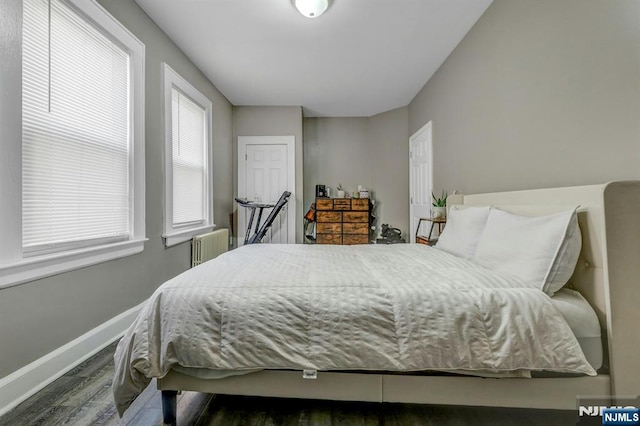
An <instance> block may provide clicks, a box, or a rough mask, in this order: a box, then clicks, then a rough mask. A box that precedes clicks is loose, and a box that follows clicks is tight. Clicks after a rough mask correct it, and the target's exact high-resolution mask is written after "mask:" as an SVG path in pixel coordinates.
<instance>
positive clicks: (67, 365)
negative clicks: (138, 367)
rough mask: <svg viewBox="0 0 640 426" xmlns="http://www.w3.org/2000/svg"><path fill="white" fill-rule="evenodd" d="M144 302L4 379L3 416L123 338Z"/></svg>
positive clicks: (0, 389) (0, 404)
mask: <svg viewBox="0 0 640 426" xmlns="http://www.w3.org/2000/svg"><path fill="white" fill-rule="evenodd" d="M144 303H145V302H142V303H141V304H140V305H138V306H135V307H133V308H131V309H129V310H128V311H125V312H123V313H121V314H120V315H117V316H115V317H113V318H112V319H110V320H108V321H106V322H104V323H103V324H100V325H99V326H98V327H96V328H94V329H93V330H90V331H88V332H87V333H85V334H83V335H82V336H80V337H78V338H77V339H74V340H72V341H71V342H69V343H67V344H66V345H64V346H61V347H59V348H58V349H56V350H54V351H53V352H50V353H48V354H46V355H45V356H43V357H42V358H39V359H37V360H35V361H33V362H32V363H31V364H28V365H26V366H24V367H22V368H21V369H19V370H17V371H15V372H13V373H11V374H9V375H8V376H6V377H3V378H2V379H0V416H2V415H4V414H5V413H7V412H8V411H9V410H11V409H12V408H14V407H15V406H17V405H18V404H20V403H21V402H22V401H24V400H26V399H27V398H29V397H30V396H32V395H33V394H35V393H36V392H38V391H39V390H41V389H42V388H44V387H45V386H47V385H49V384H50V383H52V382H53V381H54V380H56V379H57V378H59V377H61V376H62V375H64V374H65V373H66V372H67V371H69V370H71V369H72V368H74V367H76V366H77V365H79V364H80V363H82V362H83V361H85V360H87V359H88V358H90V357H92V356H93V355H95V354H96V353H98V352H99V351H100V350H102V349H104V348H105V347H106V346H108V345H109V344H111V343H112V342H114V341H115V340H117V339H119V338H120V337H121V336H122V335H123V334H124V332H125V331H126V330H127V328H128V327H129V326H130V325H131V324H132V323H133V320H134V319H135V317H136V316H137V315H138V312H139V311H140V309H141V308H142V306H143V304H144Z"/></svg>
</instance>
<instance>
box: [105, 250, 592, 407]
mask: <svg viewBox="0 0 640 426" xmlns="http://www.w3.org/2000/svg"><path fill="white" fill-rule="evenodd" d="M115 361H116V372H115V377H114V383H113V387H114V395H115V400H116V404H117V407H118V410H119V412H120V413H122V412H123V411H124V410H125V409H126V408H127V407H128V406H129V404H130V403H131V402H132V401H133V400H134V399H135V397H136V396H137V395H138V394H139V393H140V392H141V391H142V390H143V389H144V388H145V387H146V385H147V384H148V383H149V381H150V379H151V378H153V377H163V376H164V375H165V374H167V372H168V371H169V369H170V368H171V366H172V365H175V364H178V365H180V366H184V367H198V368H210V369H222V370H232V369H241V370H242V369H256V368H274V369H277V368H286V369H315V370H359V369H366V370H388V371H415V370H439V371H451V370H464V371H468V372H474V371H476V372H477V371H487V372H514V371H535V370H546V371H554V372H569V373H583V374H588V375H595V371H594V370H593V369H592V367H591V366H590V365H589V364H588V362H587V361H586V360H585V357H584V355H583V353H582V351H581V350H580V346H579V345H578V342H577V341H576V339H575V337H574V336H573V334H572V332H571V330H570V329H569V326H568V325H567V323H566V322H565V320H564V319H563V317H562V315H561V314H560V313H559V312H558V310H556V308H555V307H554V306H553V305H552V304H551V302H550V299H549V297H548V296H547V295H545V294H544V293H543V292H542V291H540V290H538V289H536V288H531V287H530V286H528V285H527V284H525V283H523V282H520V281H518V280H517V279H515V278H512V277H510V276H507V275H504V274H498V273H495V272H493V271H490V270H488V269H484V268H482V267H480V266H478V265H476V264H474V263H472V262H469V261H466V260H464V259H460V258H457V257H455V256H453V255H450V254H447V253H444V252H442V251H439V250H437V249H434V248H431V247H428V246H424V245H416V244H396V245H363V246H350V247H347V246H323V245H272V244H257V245H251V246H245V247H243V248H240V249H237V250H233V251H231V252H229V253H226V254H224V255H222V256H219V257H218V258H216V259H214V260H212V261H209V262H206V263H204V264H202V265H200V266H198V267H196V268H193V269H190V270H188V271H186V272H185V273H183V274H181V275H179V276H177V277H176V278H174V279H172V280H170V281H168V282H166V283H165V284H164V285H162V286H161V287H160V288H159V289H158V290H157V291H156V292H155V293H154V294H153V296H152V297H151V298H150V299H149V301H148V303H147V304H146V305H145V307H144V308H143V309H142V311H141V312H140V314H139V315H138V317H137V319H136V320H135V322H134V324H133V325H132V326H131V327H130V328H129V330H128V331H127V333H126V335H125V336H124V338H123V339H122V340H121V341H120V344H119V345H118V349H117V351H116V354H115Z"/></svg>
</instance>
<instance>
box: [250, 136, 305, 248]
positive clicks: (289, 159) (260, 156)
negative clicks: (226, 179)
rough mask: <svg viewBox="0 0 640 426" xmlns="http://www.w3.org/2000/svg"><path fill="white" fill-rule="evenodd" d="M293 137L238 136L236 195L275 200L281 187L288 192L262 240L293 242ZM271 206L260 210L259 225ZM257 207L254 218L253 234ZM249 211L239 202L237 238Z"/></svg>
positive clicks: (259, 201) (279, 194)
mask: <svg viewBox="0 0 640 426" xmlns="http://www.w3.org/2000/svg"><path fill="white" fill-rule="evenodd" d="M294 142H295V138H294V137H293V136H283V137H271V136H240V137H238V197H240V198H246V199H247V200H249V201H255V202H258V203H267V204H275V203H276V202H277V201H278V199H280V196H281V195H282V193H283V192H284V191H289V192H291V194H292V195H291V196H290V197H289V202H288V203H287V204H286V205H285V206H284V208H283V209H282V210H281V211H280V213H279V214H278V216H277V217H276V219H275V220H274V222H273V224H272V225H271V228H270V229H269V231H268V232H267V234H266V235H265V237H264V238H263V240H262V242H263V243H280V244H287V243H294V242H295V194H294V190H293V189H294V188H295V181H294V179H295V169H294V168H295V157H294V156H295V151H294V149H295V143H294ZM271 210H272V209H271V208H265V209H263V211H262V217H261V221H260V225H262V224H263V223H265V221H266V219H267V217H268V216H269V213H271ZM258 213H259V209H257V210H256V213H255V215H254V218H253V224H252V227H251V231H250V235H253V234H254V232H255V228H256V223H257V220H258ZM250 216H251V211H250V210H248V209H246V208H244V207H242V206H240V205H238V242H239V245H242V244H243V243H244V235H245V232H246V230H247V225H248V221H249V220H250Z"/></svg>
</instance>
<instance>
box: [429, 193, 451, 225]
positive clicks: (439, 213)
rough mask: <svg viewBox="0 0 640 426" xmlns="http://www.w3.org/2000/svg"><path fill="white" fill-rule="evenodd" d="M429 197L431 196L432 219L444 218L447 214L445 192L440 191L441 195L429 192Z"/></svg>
mask: <svg viewBox="0 0 640 426" xmlns="http://www.w3.org/2000/svg"><path fill="white" fill-rule="evenodd" d="M431 197H433V202H432V203H431V204H432V205H433V207H431V217H432V218H434V219H444V218H445V217H446V216H447V193H446V192H444V191H442V196H440V197H436V195H435V194H434V193H433V192H431Z"/></svg>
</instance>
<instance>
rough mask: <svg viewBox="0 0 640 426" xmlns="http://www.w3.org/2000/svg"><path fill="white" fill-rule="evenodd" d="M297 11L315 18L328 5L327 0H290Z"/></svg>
mask: <svg viewBox="0 0 640 426" xmlns="http://www.w3.org/2000/svg"><path fill="white" fill-rule="evenodd" d="M292 1H293V4H294V5H295V7H296V9H298V12H300V13H301V14H302V16H306V17H307V18H317V17H318V16H320V15H322V14H323V13H324V11H325V10H327V8H328V7H329V0H292Z"/></svg>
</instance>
